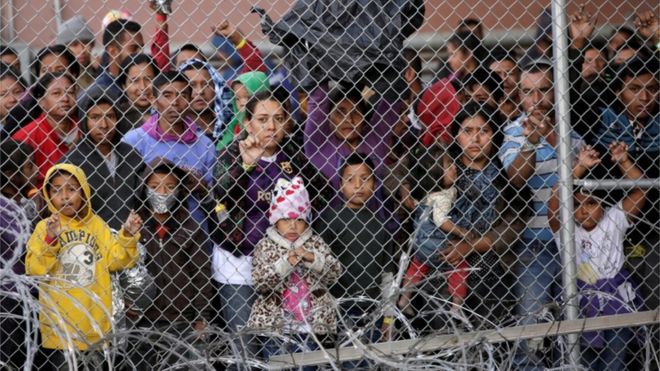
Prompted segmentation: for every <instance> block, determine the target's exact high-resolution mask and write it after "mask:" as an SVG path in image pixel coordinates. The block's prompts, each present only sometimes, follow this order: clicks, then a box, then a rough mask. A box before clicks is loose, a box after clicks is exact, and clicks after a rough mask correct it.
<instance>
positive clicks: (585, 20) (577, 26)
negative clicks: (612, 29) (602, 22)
mask: <svg viewBox="0 0 660 371" xmlns="http://www.w3.org/2000/svg"><path fill="white" fill-rule="evenodd" d="M595 28H596V18H595V17H594V16H593V14H591V13H585V11H584V4H580V10H578V11H577V12H575V13H573V14H572V15H571V22H570V24H569V26H568V29H569V32H570V34H571V39H572V41H573V43H574V44H577V45H574V46H575V47H578V48H581V47H583V46H584V42H585V41H586V40H588V39H589V38H591V35H592V34H593V32H594V29H595Z"/></svg>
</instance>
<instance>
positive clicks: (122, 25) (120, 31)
mask: <svg viewBox="0 0 660 371" xmlns="http://www.w3.org/2000/svg"><path fill="white" fill-rule="evenodd" d="M141 30H142V26H140V24H139V23H137V22H133V21H129V20H126V19H118V20H116V21H112V22H110V24H108V25H107V26H106V27H105V30H104V31H103V47H104V48H107V47H108V46H109V45H111V44H113V43H114V44H121V43H122V42H123V38H124V34H125V33H126V32H130V33H138V32H140V31H141Z"/></svg>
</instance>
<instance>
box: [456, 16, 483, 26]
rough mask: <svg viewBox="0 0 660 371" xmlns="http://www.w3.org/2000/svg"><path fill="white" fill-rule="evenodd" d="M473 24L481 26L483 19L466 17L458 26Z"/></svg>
mask: <svg viewBox="0 0 660 371" xmlns="http://www.w3.org/2000/svg"><path fill="white" fill-rule="evenodd" d="M472 26H481V21H480V20H479V19H477V18H472V17H468V18H464V19H461V21H460V22H459V23H458V27H472Z"/></svg>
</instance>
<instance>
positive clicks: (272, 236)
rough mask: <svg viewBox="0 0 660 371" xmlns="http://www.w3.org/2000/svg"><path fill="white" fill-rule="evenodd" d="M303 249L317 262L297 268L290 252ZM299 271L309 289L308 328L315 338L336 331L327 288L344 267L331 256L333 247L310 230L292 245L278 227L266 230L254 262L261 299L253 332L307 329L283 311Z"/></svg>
mask: <svg viewBox="0 0 660 371" xmlns="http://www.w3.org/2000/svg"><path fill="white" fill-rule="evenodd" d="M298 247H302V248H304V249H305V250H307V251H310V252H312V253H313V254H314V262H313V263H308V262H302V263H300V264H299V265H298V266H297V267H294V266H292V265H291V264H289V262H288V261H287V254H288V253H289V251H290V250H291V249H295V248H298ZM294 271H296V272H297V273H299V274H300V275H301V276H302V278H303V279H304V280H305V281H306V282H307V284H308V285H309V292H310V297H309V299H310V301H311V310H310V317H309V318H308V320H309V325H311V330H312V331H313V332H314V333H316V334H329V333H330V334H332V333H336V331H337V313H336V307H335V304H334V300H333V297H332V295H330V293H329V291H328V288H329V287H330V286H332V285H333V284H334V283H335V282H337V279H339V277H340V276H341V272H342V266H341V264H340V263H339V261H338V260H337V258H336V257H335V256H334V255H333V254H332V250H331V249H330V246H328V244H326V243H325V242H324V241H323V239H322V238H321V237H320V236H317V235H314V234H313V233H312V229H311V228H307V230H305V232H303V234H302V235H301V236H300V237H298V239H297V240H296V241H295V242H293V243H291V242H289V241H288V240H286V239H285V238H284V237H282V236H281V235H280V234H279V233H278V232H277V230H276V229H275V227H270V228H268V229H267V230H266V235H265V236H264V238H263V239H262V240H261V241H259V243H258V244H257V246H256V248H255V251H254V259H253V260H252V281H253V282H254V288H255V290H256V291H257V293H259V298H258V299H257V300H256V301H255V303H254V305H252V311H251V312H250V318H249V320H248V323H247V326H248V327H249V328H251V329H268V330H274V331H283V330H284V331H286V330H290V329H296V328H300V327H303V328H304V327H305V326H304V323H296V322H295V321H294V320H293V319H291V318H288V316H286V315H285V314H284V311H283V310H282V307H283V306H282V302H283V300H284V291H285V289H287V287H288V286H290V285H291V274H292V273H293V272H294Z"/></svg>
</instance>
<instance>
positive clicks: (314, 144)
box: [304, 83, 402, 190]
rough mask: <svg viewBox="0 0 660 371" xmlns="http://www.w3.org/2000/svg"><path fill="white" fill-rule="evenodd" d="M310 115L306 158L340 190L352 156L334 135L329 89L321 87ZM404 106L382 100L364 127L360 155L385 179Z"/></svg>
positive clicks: (312, 100) (315, 93)
mask: <svg viewBox="0 0 660 371" xmlns="http://www.w3.org/2000/svg"><path fill="white" fill-rule="evenodd" d="M308 104H309V114H308V116H307V122H306V123H305V147H304V148H305V155H306V156H307V157H308V158H309V160H310V161H311V162H312V164H313V165H314V166H316V168H317V169H319V170H320V171H321V173H323V175H325V177H326V178H328V179H330V183H331V184H332V186H333V187H334V188H335V189H337V190H338V189H339V168H340V167H341V164H342V162H343V160H344V159H345V158H346V157H348V155H350V154H351V150H350V149H349V148H348V146H347V145H345V143H343V142H342V141H341V140H340V139H339V138H337V137H336V136H335V135H334V131H333V128H332V124H331V123H330V120H329V118H328V115H329V114H330V102H329V100H328V85H327V83H326V84H321V85H319V87H317V88H316V89H315V90H314V91H313V92H312V94H310V96H309V102H308ZM401 109H402V103H401V102H400V101H398V102H394V103H392V102H389V101H387V100H386V99H384V98H381V99H380V100H379V101H378V103H377V104H376V106H375V109H374V114H373V116H372V117H371V121H370V122H368V123H365V124H364V127H363V131H362V132H363V136H362V143H360V145H359V146H358V148H357V152H359V153H362V154H364V155H368V156H369V157H370V158H371V160H372V161H373V162H374V165H375V166H376V174H377V175H379V176H382V175H383V167H384V165H385V159H386V158H387V155H388V152H389V150H390V144H391V141H392V128H393V127H394V125H395V124H396V122H397V121H398V120H399V115H400V112H401Z"/></svg>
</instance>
